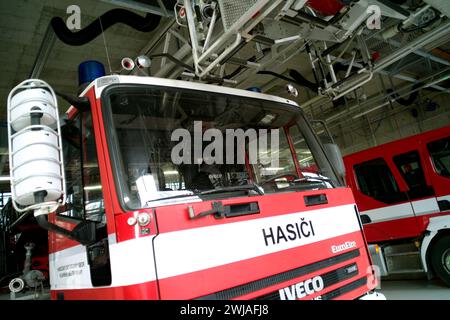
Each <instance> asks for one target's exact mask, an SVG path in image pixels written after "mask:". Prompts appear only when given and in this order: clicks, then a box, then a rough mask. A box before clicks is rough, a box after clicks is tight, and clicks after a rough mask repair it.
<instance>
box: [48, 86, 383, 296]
mask: <svg viewBox="0 0 450 320" xmlns="http://www.w3.org/2000/svg"><path fill="white" fill-rule="evenodd" d="M86 96H87V97H89V99H90V101H91V105H92V106H93V108H92V119H93V123H94V125H93V127H94V129H95V132H94V134H95V139H96V147H97V154H98V161H99V170H100V177H101V184H102V190H103V196H104V205H105V212H106V221H107V233H108V241H109V250H110V259H111V273H112V283H111V285H110V286H100V287H94V286H93V285H92V283H90V279H89V277H90V274H89V266H87V263H86V261H85V260H84V259H86V258H85V256H86V249H85V247H83V246H81V245H80V244H79V243H77V242H75V241H72V240H69V239H67V238H65V237H63V236H60V235H57V234H55V233H50V236H49V243H50V272H51V279H52V288H51V292H52V298H53V299H60V298H64V299H192V298H204V297H206V296H209V295H216V294H218V293H220V294H223V296H220V295H217V296H215V297H216V298H220V297H223V298H225V299H249V298H257V297H262V296H265V295H275V296H277V295H278V292H279V290H284V289H283V288H290V287H292V288H293V287H295V285H296V284H298V283H299V282H302V281H305V280H308V279H311V278H314V277H316V276H318V275H324V274H326V275H327V274H328V275H329V276H330V279H332V280H327V281H328V284H327V283H326V284H325V288H324V289H323V290H321V291H320V292H314V293H310V294H309V295H305V296H304V298H308V299H310V298H317V297H318V296H322V295H325V296H326V295H327V294H328V295H329V298H330V299H331V298H338V299H344V298H345V299H349V298H357V297H359V296H361V295H363V294H364V293H366V292H368V291H369V290H371V289H372V288H373V287H374V286H375V285H376V282H375V283H374V282H373V281H371V279H370V277H371V276H372V273H371V271H370V257H369V254H368V251H367V247H366V241H365V238H364V234H363V232H362V230H361V224H360V223H359V219H358V217H357V211H356V207H355V205H354V203H355V201H354V198H353V196H352V193H351V190H350V189H349V188H335V189H323V190H316V191H303V192H287V193H277V194H271V195H264V196H252V197H245V198H230V199H225V200H221V201H222V203H223V205H229V204H240V203H248V202H257V203H258V205H259V209H260V213H259V214H254V215H246V216H239V217H233V218H223V219H217V218H215V217H214V216H213V215H210V216H206V217H204V218H201V219H190V218H189V215H188V206H191V207H192V209H193V210H194V211H195V212H201V211H205V210H210V209H211V207H212V202H213V201H202V202H192V203H182V204H177V205H170V206H161V207H155V208H149V209H141V210H134V211H127V210H125V209H123V208H122V206H121V205H120V203H119V200H118V199H119V195H118V194H117V191H116V186H115V179H114V172H113V168H112V165H111V161H110V154H109V149H108V145H107V140H106V133H105V128H104V125H103V124H104V120H103V115H102V111H101V103H100V100H99V99H96V98H95V90H94V87H92V88H91V89H90V90H88V91H87V93H86ZM317 194H323V195H326V197H327V203H325V204H318V205H310V206H307V205H306V204H305V200H304V197H305V196H309V195H317ZM143 212H145V213H148V214H149V215H150V224H149V225H148V226H145V230H143V229H144V227H140V226H139V225H138V224H135V225H130V223H129V218H133V217H137V216H138V215H139V214H141V213H143ZM341 218H342V226H341V225H339V221H340V219H341ZM49 219H50V221H52V222H54V223H56V224H58V225H60V226H63V227H65V228H68V229H70V228H73V226H74V225H73V224H71V223H70V222H68V221H64V219H61V218H59V217H57V216H56V215H55V214H51V215H50V218H49ZM289 219H291V220H289ZM316 219H317V220H316ZM304 221H312V222H311V225H310V227H311V228H312V224H313V223H316V224H314V230H312V229H310V231H312V232H310V233H312V234H313V235H314V236H317V239H313V238H314V237H312V238H311V239H312V240H309V239H306V236H304V237H303V239H302V240H301V239H300V238H301V237H300V231H299V227H298V226H297V234H298V236H299V238H295V237H297V236H295V237H294V233H296V232H295V231H292V232H291V233H289V234H287V233H286V234H282V235H280V231H279V229H277V227H279V226H281V227H283V228H284V227H285V226H286V225H288V224H292V225H293V226H294V225H295V223H297V224H298V225H300V223H304ZM315 221H326V223H319V222H315ZM281 227H280V228H281ZM271 228H273V229H271ZM292 228H294V227H292ZM341 228H342V231H341ZM239 230H241V231H242V232H239ZM292 230H294V229H292ZM144 231H145V232H144ZM302 232H303V229H302ZM267 233H270V234H269V235H267ZM281 233H283V231H281ZM206 235H211V236H210V237H206ZM303 235H304V234H303ZM293 238H295V239H293ZM205 239H206V241H205ZM277 239H278V240H279V243H276V242H277V241H278V240H277ZM280 239H281V240H280ZM233 241H235V242H233ZM296 241H297V242H296ZM228 243H230V245H229V246H228ZM255 243H257V245H255ZM345 243H350V244H351V246H350V247H349V248H344V249H342V250H340V251H339V252H338V251H336V252H333V249H332V248H333V246H338V245H341V244H345ZM239 244H240V245H239ZM240 247H241V248H240ZM202 249H205V250H202ZM241 249H242V250H241ZM253 249H254V250H255V252H256V251H257V250H259V251H258V252H256V253H254V252H252V251H253ZM346 255H348V257H347V258H345V259H344V258H343V257H344V256H346ZM330 259H331V260H333V259H334V260H333V261H334V262H333V263H331V262H327V261H328V260H330ZM331 260H330V261H331ZM322 265H323V266H322ZM302 268H304V270H303V269H302ZM308 268H309V269H308ZM338 269H339V270H340V272H344V275H342V274H337V273H336V272H337V271H336V270H338ZM293 270H296V271H295V272H294V271H293ZM308 270H310V271H308ZM349 270H353V271H349ZM355 270H356V271H355ZM284 273H289V276H288V277H287V278H281V277H282V275H283V274H284ZM331 275H332V276H333V277H331ZM325 278H326V277H325ZM325 278H324V279H325ZM335 278H336V279H335ZM283 279H284V280H283ZM327 279H328V278H327ZM271 281H272V282H271ZM252 284H254V285H256V286H255V287H254V288H253V289H251V290H250V289H249V288H250V287H251V285H252ZM242 286H244V287H242ZM343 287H346V289H345V290H344V289H342V288H343ZM237 288H240V289H242V290H241V291H238V292H240V293H236V292H235V290H236V289H237ZM233 290H234V291H233ZM286 290H287V291H286V292H288V291H289V290H291V291H289V292H291V293H292V292H294V291H295V290H294V289H286ZM292 290H294V291H292Z"/></svg>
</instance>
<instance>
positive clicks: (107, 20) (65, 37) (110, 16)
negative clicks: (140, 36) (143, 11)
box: [50, 9, 161, 46]
mask: <svg viewBox="0 0 450 320" xmlns="http://www.w3.org/2000/svg"><path fill="white" fill-rule="evenodd" d="M100 20H101V21H100ZM160 20H161V16H158V15H155V14H151V13H147V15H146V16H145V17H142V16H140V15H138V14H136V13H134V12H131V11H128V10H125V9H112V10H110V11H108V12H106V13H104V14H102V15H101V16H100V17H98V18H97V19H95V20H94V21H93V22H91V23H90V24H89V25H88V26H87V27H85V28H84V29H82V30H79V31H76V32H72V31H70V30H69V29H68V28H67V26H66V24H65V22H64V20H63V19H62V18H60V17H54V18H53V19H52V20H51V22H50V24H51V26H52V28H53V31H54V32H55V34H56V35H57V37H58V38H59V39H60V40H61V41H62V42H64V43H65V44H68V45H70V46H81V45H84V44H86V43H88V42H90V41H92V40H94V39H95V38H96V37H98V36H99V35H100V34H101V33H102V32H103V31H105V30H106V29H108V28H109V27H111V26H113V25H115V24H116V23H123V24H126V25H127V26H129V27H131V28H133V29H135V30H138V31H141V32H149V31H152V30H154V29H156V27H158V25H159V22H160Z"/></svg>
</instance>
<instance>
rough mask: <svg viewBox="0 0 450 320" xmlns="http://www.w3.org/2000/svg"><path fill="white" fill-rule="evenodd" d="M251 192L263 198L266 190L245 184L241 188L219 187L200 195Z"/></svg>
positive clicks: (254, 184) (255, 185) (256, 185)
mask: <svg viewBox="0 0 450 320" xmlns="http://www.w3.org/2000/svg"><path fill="white" fill-rule="evenodd" d="M249 190H254V191H256V192H257V193H258V194H259V195H261V196H262V195H264V189H263V188H262V187H261V186H259V185H258V184H256V183H249V184H243V185H240V186H228V187H219V188H215V189H211V190H206V191H202V192H200V193H198V195H208V194H216V193H224V192H233V191H249Z"/></svg>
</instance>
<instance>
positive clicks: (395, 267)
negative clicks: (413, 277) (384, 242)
mask: <svg viewBox="0 0 450 320" xmlns="http://www.w3.org/2000/svg"><path fill="white" fill-rule="evenodd" d="M383 252H384V257H385V260H386V267H387V270H388V273H389V274H411V273H421V272H424V269H423V266H422V261H421V259H420V252H419V249H418V248H417V247H416V246H415V244H414V243H405V244H398V245H390V246H385V247H383Z"/></svg>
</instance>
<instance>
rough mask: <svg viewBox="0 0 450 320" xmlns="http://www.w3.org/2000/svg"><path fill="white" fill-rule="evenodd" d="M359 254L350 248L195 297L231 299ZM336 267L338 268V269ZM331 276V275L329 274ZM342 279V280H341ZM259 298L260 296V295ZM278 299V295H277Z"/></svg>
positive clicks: (357, 250) (202, 298) (200, 298)
mask: <svg viewBox="0 0 450 320" xmlns="http://www.w3.org/2000/svg"><path fill="white" fill-rule="evenodd" d="M359 255H360V252H359V249H356V250H352V251H349V252H346V253H343V254H340V255H337V256H334V257H331V258H328V259H324V260H321V261H318V262H315V263H312V264H308V265H306V266H302V267H298V268H295V269H292V270H288V271H285V272H281V273H278V274H275V275H272V276H270V277H267V278H263V279H259V280H256V281H252V282H249V283H246V284H243V285H240V286H236V287H233V288H229V289H226V290H222V291H218V292H215V293H213V294H209V295H206V296H202V297H199V298H197V299H199V300H229V299H233V298H236V297H239V296H243V295H245V294H248V293H251V292H255V291H258V290H261V289H264V288H268V287H270V286H273V285H276V284H279V283H282V282H286V281H289V280H292V279H295V278H299V277H301V276H305V275H307V274H310V273H313V272H315V271H318V270H321V269H325V268H328V267H330V266H333V265H336V264H338V263H341V262H344V261H347V260H350V259H353V258H356V257H358V256H359ZM340 269H341V268H340ZM340 269H338V270H340ZM332 272H337V270H334V271H332ZM326 275H327V274H324V275H323V276H324V277H325V276H326ZM330 276H331V275H330ZM336 276H339V274H337V275H336ZM341 281H342V280H341ZM324 285H325V280H324ZM276 293H277V294H278V291H276ZM260 298H261V297H260ZM261 299H265V298H261ZM278 299H279V297H278Z"/></svg>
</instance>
